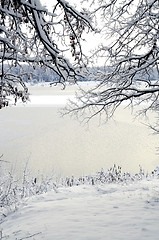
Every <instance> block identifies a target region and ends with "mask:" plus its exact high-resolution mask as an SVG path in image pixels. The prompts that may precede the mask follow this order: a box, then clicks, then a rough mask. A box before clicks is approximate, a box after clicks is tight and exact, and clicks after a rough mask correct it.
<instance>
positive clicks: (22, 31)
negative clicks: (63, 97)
mask: <svg viewBox="0 0 159 240" xmlns="http://www.w3.org/2000/svg"><path fill="white" fill-rule="evenodd" d="M89 29H90V30H93V27H92V26H91V19H90V18H89V17H88V14H87V12H85V13H82V12H79V11H77V10H76V9H75V8H74V7H72V6H71V5H70V4H68V3H67V2H66V1H62V0H61V1H59V0H56V1H54V7H53V10H52V13H51V12H50V11H48V10H47V9H46V8H45V7H43V6H42V5H41V3H40V1H39V0H18V1H15V0H0V70H1V72H0V86H1V89H2V90H1V91H0V106H1V107H3V106H5V105H6V104H8V100H6V97H7V96H8V95H12V94H13V92H14V95H13V97H14V98H15V99H17V95H16V94H17V91H13V89H14V88H15V87H16V88H17V89H19V87H18V86H17V85H20V86H21V87H22V88H23V87H24V85H25V84H24V81H23V79H22V78H21V77H19V76H18V75H17V77H16V80H15V78H14V80H13V81H12V80H11V79H10V78H7V74H8V73H11V72H12V70H13V69H14V68H15V67H16V66H17V65H20V66H21V67H22V65H23V64H24V63H25V64H29V65H31V64H32V65H33V69H35V68H36V65H40V66H41V67H46V68H47V67H49V68H50V69H52V70H53V71H55V72H56V73H57V74H58V75H59V82H61V83H63V84H65V81H67V80H68V81H69V80H71V81H76V79H77V78H78V77H79V76H83V71H82V69H83V68H86V65H87V58H86V57H85V55H84V54H83V52H82V47H81V40H82V34H83V32H86V31H88V30H89ZM71 55H72V60H71V61H69V60H68V58H71ZM28 80H29V79H28ZM15 82H16V86H15ZM4 86H5V88H4ZM6 89H8V91H6ZM9 89H10V90H9ZM25 89H26V87H25ZM21 91H22V89H21V90H20V92H21ZM4 92H5V93H6V94H5V97H4V95H3V94H2V93H4ZM23 94H24V96H25V98H23V99H25V100H27V98H28V96H27V93H26V90H24V91H23ZM2 95H3V97H2ZM20 95H21V94H20ZM5 100H6V102H5Z"/></svg>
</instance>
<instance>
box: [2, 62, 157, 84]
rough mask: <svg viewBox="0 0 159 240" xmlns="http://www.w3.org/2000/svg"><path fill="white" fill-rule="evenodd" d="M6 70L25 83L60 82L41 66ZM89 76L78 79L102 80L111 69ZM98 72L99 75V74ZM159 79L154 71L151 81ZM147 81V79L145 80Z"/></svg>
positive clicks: (91, 72) (90, 71)
mask: <svg viewBox="0 0 159 240" xmlns="http://www.w3.org/2000/svg"><path fill="white" fill-rule="evenodd" d="M5 70H6V72H8V73H12V74H13V75H18V76H21V77H22V79H23V81H24V82H32V83H38V82H58V81H59V76H58V74H57V73H56V72H54V71H53V70H52V69H49V68H43V67H41V66H38V65H36V66H34V65H33V66H32V65H23V66H20V65H18V66H14V67H12V68H11V67H10V66H9V65H5ZM88 70H89V71H88V72H89V74H88V75H86V77H78V79H77V80H78V81H92V80H96V81H98V80H100V77H99V72H105V73H106V72H107V73H109V72H111V69H110V68H107V69H106V68H103V67H94V68H89V69H88ZM97 72H98V74H97ZM158 77H159V73H158V72H155V71H154V70H152V71H151V74H150V77H149V78H150V79H151V81H152V80H154V81H155V80H157V79H158ZM135 78H136V79H139V78H142V79H144V75H142V73H140V74H137V75H136V77H135ZM145 80H147V79H145Z"/></svg>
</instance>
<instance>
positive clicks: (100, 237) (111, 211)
mask: <svg viewBox="0 0 159 240" xmlns="http://www.w3.org/2000/svg"><path fill="white" fill-rule="evenodd" d="M45 89H46V91H47V94H46V95H45V93H44V95H43V97H42V95H41V88H40V87H39V89H38V88H36V89H35V92H36V94H35V92H34V89H32V93H33V94H32V96H31V102H30V105H32V106H33V105H34V104H35V105H38V104H39V106H41V105H44V106H46V104H47V103H48V104H55V103H56V104H57V103H58V104H62V105H63V104H65V101H66V98H67V96H72V97H73V95H72V90H71V94H70V92H69V91H67V94H66V95H65V96H64V97H63V96H61V97H59V94H58V95H57V89H56V91H55V94H53V93H52V90H50V89H49V88H48V89H47V88H45ZM44 91H45V90H44ZM48 91H50V95H49V94H48ZM59 91H60V89H59ZM39 96H40V98H39ZM45 101H46V102H45ZM19 106H20V105H19ZM124 123H125V122H124ZM134 161H135V159H134ZM0 231H1V235H0V239H9V240H22V239H32V240H120V239H121V240H158V239H159V179H157V178H151V179H145V180H142V181H133V182H129V183H127V184H126V183H118V184H115V183H111V184H108V183H107V184H103V185H102V184H97V185H93V186H92V185H87V184H86V185H80V186H73V187H59V188H57V190H56V191H54V190H52V191H50V192H47V193H45V194H41V195H38V196H33V197H30V198H27V199H24V200H23V201H22V203H21V204H20V206H19V207H18V209H17V210H16V211H14V212H11V213H9V214H8V215H7V216H6V217H4V218H3V219H2V222H1V226H0Z"/></svg>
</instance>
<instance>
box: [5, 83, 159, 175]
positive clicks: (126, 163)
mask: <svg viewBox="0 0 159 240" xmlns="http://www.w3.org/2000/svg"><path fill="white" fill-rule="evenodd" d="M86 84H88V85H86ZM90 84H92V86H93V83H84V87H85V88H86V87H88V86H89V85H90ZM76 89H77V88H76V87H75V86H73V85H71V86H68V87H67V88H66V89H65V90H64V91H63V90H61V86H56V87H52V88H50V87H49V86H45V87H42V86H41V85H38V86H31V87H30V93H31V95H30V102H29V103H28V104H26V105H23V104H21V103H20V104H18V105H17V106H16V107H15V106H13V107H9V108H6V109H2V110H1V114H0V133H1V134H0V154H3V155H4V157H3V159H4V160H6V161H9V162H10V163H11V164H13V168H15V169H16V170H15V171H17V168H18V171H21V167H22V169H23V168H24V165H25V163H26V162H27V161H29V165H30V166H29V167H30V168H31V169H32V171H34V170H35V172H37V171H38V170H40V171H43V172H45V173H47V174H48V173H50V171H52V170H54V171H56V172H58V173H59V174H62V175H65V176H67V175H69V176H70V175H72V174H74V175H78V176H79V175H82V174H89V173H92V172H96V171H98V170H99V169H101V168H102V167H104V168H109V167H110V166H112V165H113V164H114V163H115V164H117V165H120V166H122V169H123V171H131V172H133V173H135V172H136V171H138V170H139V164H140V165H141V166H142V167H143V168H144V169H145V171H152V170H153V169H154V168H155V167H156V166H157V165H158V163H159V157H158V155H157V154H156V148H157V147H158V142H159V135H155V136H154V135H152V131H151V130H150V129H148V128H147V127H146V126H145V125H144V124H143V122H144V119H137V120H136V121H133V117H132V115H131V110H129V109H124V107H123V108H122V107H120V108H119V109H118V111H117V112H116V114H115V116H114V119H115V120H110V121H109V122H108V123H107V124H104V125H100V126H99V121H98V120H97V119H92V121H91V122H90V124H89V128H88V127H87V126H83V125H81V124H80V123H79V122H78V121H77V120H75V119H73V118H70V116H65V117H64V118H61V117H60V116H59V113H58V111H59V110H60V108H61V107H64V106H65V103H66V101H67V99H68V98H70V97H71V98H74V92H75V90H76Z"/></svg>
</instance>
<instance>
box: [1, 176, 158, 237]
mask: <svg viewBox="0 0 159 240" xmlns="http://www.w3.org/2000/svg"><path fill="white" fill-rule="evenodd" d="M1 229H2V234H3V235H2V236H3V237H2V239H12V240H20V239H28V238H29V239H32V240H33V239H35V240H64V239H65V240H105V239H106V240H120V239H121V240H128V239H129V240H146V239H149V240H158V239H159V179H153V180H142V181H139V182H136V183H129V184H105V185H96V186H89V185H82V186H74V187H71V188H59V189H58V191H57V192H54V191H51V192H48V193H45V194H43V195H39V196H35V197H32V198H30V199H28V200H26V201H25V202H24V203H23V205H22V206H21V207H20V208H19V209H18V210H17V211H16V212H13V213H11V214H10V215H9V216H8V217H6V218H4V220H3V222H2V224H1Z"/></svg>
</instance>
